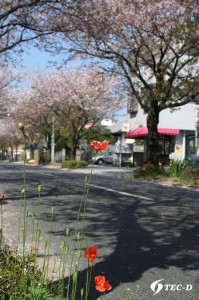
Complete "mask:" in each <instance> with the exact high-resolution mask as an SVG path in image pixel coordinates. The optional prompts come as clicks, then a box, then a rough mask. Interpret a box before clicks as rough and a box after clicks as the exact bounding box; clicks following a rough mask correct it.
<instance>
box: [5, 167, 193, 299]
mask: <svg viewBox="0 0 199 300" xmlns="http://www.w3.org/2000/svg"><path fill="white" fill-rule="evenodd" d="M129 172H132V171H131V170H124V169H117V168H112V167H99V168H97V167H96V168H95V169H94V172H93V176H92V180H91V185H90V190H89V194H88V200H87V208H86V218H85V240H84V241H83V247H84V248H85V247H86V245H89V246H95V247H96V248H97V249H98V251H99V258H97V259H96V261H95V263H94V266H93V273H92V274H93V277H94V276H97V275H105V276H106V278H107V280H109V281H110V284H111V285H112V286H113V289H112V290H111V291H110V292H108V293H107V294H105V295H103V296H101V297H100V294H99V292H96V291H95V287H94V284H93V283H92V284H91V289H90V296H89V300H96V299H99V297H100V299H106V300H108V299H111V300H121V299H123V300H131V299H132V300H134V299H135V300H151V299H155V300H156V299H157V300H160V299H166V300H198V299H199V277H198V275H199V272H198V269H199V219H198V215H199V214H198V213H199V209H198V201H199V197H198V195H199V190H194V189H186V188H180V187H171V186H163V185H159V184H154V183H147V182H142V181H138V180H132V179H131V180H130V179H128V178H125V176H124V175H125V174H126V175H127V174H128V173H129ZM89 174H90V169H86V170H83V171H81V170H80V171H79V170H75V171H67V170H61V169H48V168H44V167H39V166H28V167H27V168H26V186H27V207H28V211H29V215H30V217H29V227H28V228H29V229H28V238H27V244H28V245H29V246H31V231H32V228H31V224H32V223H31V222H32V220H31V214H32V212H35V213H36V212H37V201H38V192H37V185H38V184H41V185H42V186H43V189H42V197H41V205H40V219H39V226H40V228H41V230H42V235H41V252H42V243H43V242H44V241H45V240H47V239H48V236H49V232H50V220H51V208H52V207H54V208H55V216H54V222H53V227H52V241H51V251H52V253H53V255H54V257H55V258H56V259H57V260H59V257H60V253H61V246H60V245H61V241H62V240H63V239H64V238H65V229H66V227H69V228H70V229H71V233H70V240H69V246H70V248H71V247H72V246H71V245H72V243H73V233H74V231H75V224H76V218H77V212H78V208H79V203H80V201H81V199H82V195H83V192H84V187H85V176H89ZM22 189H23V166H22V165H20V164H12V163H1V164H0V193H4V194H5V196H6V200H5V201H4V202H3V212H4V220H3V221H4V226H5V228H6V230H5V239H7V241H6V242H8V243H10V244H12V245H13V246H14V245H15V243H16V236H17V222H18V221H17V219H18V217H19V213H18V212H19V210H20V206H21V203H23V200H22V199H21V194H20V192H21V190H22ZM41 256H42V253H41ZM83 259H84V258H83ZM85 269H86V265H85V264H84V262H83V263H82V264H81V266H80V272H79V281H80V286H82V284H83V282H84V281H85V276H86V271H85ZM66 274H67V272H66ZM55 278H56V275H55ZM159 280H160V281H159ZM156 281H158V282H156ZM66 282H67V275H66ZM151 284H152V286H151ZM155 293H156V294H155ZM154 294H155V295H154ZM78 299H80V298H77V300H78Z"/></svg>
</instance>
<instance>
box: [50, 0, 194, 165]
mask: <svg viewBox="0 0 199 300" xmlns="http://www.w3.org/2000/svg"><path fill="white" fill-rule="evenodd" d="M76 3H77V5H75V4H74V10H73V14H71V15H72V22H73V23H74V24H76V31H72V32H70V33H69V32H66V31H65V19H64V17H63V18H60V19H59V24H60V20H62V21H63V26H61V27H60V28H59V32H62V33H63V42H62V43H61V42H60V40H59V41H57V43H55V44H54V49H55V50H56V51H57V52H64V51H65V52H68V51H69V52H72V53H73V55H74V54H76V55H78V56H79V57H81V58H88V57H89V58H92V57H93V58H95V61H94V62H96V61H98V62H99V61H100V62H103V61H104V60H105V61H109V63H107V64H105V65H104V67H106V68H107V69H108V68H109V69H110V68H112V70H113V71H115V72H119V73H121V74H123V76H124V77H125V79H126V82H127V84H128V86H129V93H130V96H131V98H132V99H133V101H138V102H139V104H140V105H141V107H142V108H143V109H144V111H145V112H146V113H147V127H148V130H149V136H148V161H149V162H151V163H155V164H157V163H158V139H159V136H158V132H157V126H158V122H159V113H160V112H161V111H162V110H164V109H166V108H175V107H178V106H181V105H184V104H186V103H187V102H189V101H192V100H193V98H194V97H195V96H196V95H197V94H198V90H199V80H198V36H199V35H198V28H199V27H198V20H199V19H198V5H197V1H196V0H189V1H180V0H167V1H164V0H148V1H147V0H140V1H132V0H121V1H118V0H109V1H105V0H80V1H77V2H76ZM63 13H64V12H63ZM64 42H65V43H64ZM52 47H53V45H52V44H51V50H52Z"/></svg>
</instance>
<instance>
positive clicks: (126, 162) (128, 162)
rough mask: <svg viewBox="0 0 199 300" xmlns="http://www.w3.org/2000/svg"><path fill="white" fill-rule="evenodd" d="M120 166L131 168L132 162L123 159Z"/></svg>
mask: <svg viewBox="0 0 199 300" xmlns="http://www.w3.org/2000/svg"><path fill="white" fill-rule="evenodd" d="M121 167H124V168H133V163H132V162H130V161H124V162H122V163H121Z"/></svg>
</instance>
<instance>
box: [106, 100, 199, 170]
mask: <svg viewBox="0 0 199 300" xmlns="http://www.w3.org/2000/svg"><path fill="white" fill-rule="evenodd" d="M146 118H147V114H146V113H145V112H144V111H143V109H142V108H141V107H140V105H139V104H136V105H134V106H133V107H130V108H129V116H128V119H126V120H124V121H120V122H118V123H116V124H113V125H112V126H110V127H109V128H110V130H111V132H112V133H114V134H115V135H116V136H117V142H116V145H115V152H116V153H120V155H121V160H123V161H125V160H129V161H132V162H134V163H135V164H136V165H141V164H143V163H144V162H145V161H146V149H147V135H148V129H147V124H146ZM198 124H199V105H198V104H196V103H188V104H186V105H183V106H180V107H178V108H175V109H173V110H171V109H165V110H163V111H161V112H160V116H159V125H158V131H159V134H160V139H159V154H160V160H161V161H162V162H163V163H165V164H166V163H168V162H169V160H170V159H179V160H183V159H188V160H193V159H196V156H197V155H198V156H199V153H198V152H199V151H198V146H199V130H198Z"/></svg>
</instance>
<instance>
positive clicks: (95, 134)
mask: <svg viewBox="0 0 199 300" xmlns="http://www.w3.org/2000/svg"><path fill="white" fill-rule="evenodd" d="M81 138H82V139H85V140H87V141H88V143H89V142H91V141H95V140H97V141H100V142H102V141H104V140H107V141H109V143H113V142H115V137H114V135H113V134H112V133H111V131H110V129H108V128H103V127H101V126H99V125H98V126H97V125H96V126H92V127H90V128H89V129H84V130H83V131H82V135H81Z"/></svg>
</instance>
